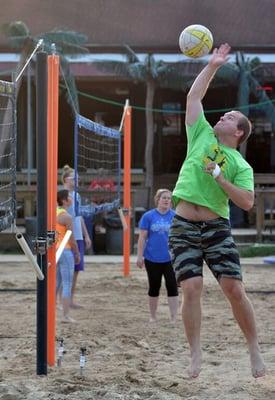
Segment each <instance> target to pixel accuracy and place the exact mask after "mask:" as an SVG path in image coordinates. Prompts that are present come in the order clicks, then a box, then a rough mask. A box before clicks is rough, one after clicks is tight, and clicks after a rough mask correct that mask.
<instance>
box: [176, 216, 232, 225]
mask: <svg viewBox="0 0 275 400" xmlns="http://www.w3.org/2000/svg"><path fill="white" fill-rule="evenodd" d="M174 218H175V219H177V220H179V221H182V222H187V223H189V224H193V225H197V226H206V225H215V224H218V223H220V222H222V223H228V224H229V220H228V219H226V218H223V217H218V218H214V219H209V220H207V221H192V220H191V219H186V218H184V217H181V216H180V215H178V214H176V215H175V216H174Z"/></svg>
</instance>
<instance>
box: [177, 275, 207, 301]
mask: <svg viewBox="0 0 275 400" xmlns="http://www.w3.org/2000/svg"><path fill="white" fill-rule="evenodd" d="M202 287H203V279H202V277H195V278H190V279H186V280H183V281H181V288H182V291H183V296H184V300H185V301H195V300H197V299H199V298H200V297H201V293H202Z"/></svg>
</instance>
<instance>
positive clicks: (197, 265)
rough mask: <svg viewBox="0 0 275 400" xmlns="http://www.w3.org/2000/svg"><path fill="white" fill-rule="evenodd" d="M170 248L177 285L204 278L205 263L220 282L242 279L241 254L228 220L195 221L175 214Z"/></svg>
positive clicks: (171, 229) (170, 235) (170, 233)
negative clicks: (186, 280)
mask: <svg viewBox="0 0 275 400" xmlns="http://www.w3.org/2000/svg"><path fill="white" fill-rule="evenodd" d="M169 248H170V252H171V257H172V263H173V267H174V270H175V274H176V279H177V282H178V283H179V282H180V281H183V280H185V279H189V278H193V277H195V276H203V272H202V271H203V261H205V262H206V264H207V265H208V267H209V268H210V270H211V271H212V273H213V275H214V276H215V278H216V279H217V280H219V279H220V278H221V277H222V276H223V277H228V278H235V279H239V280H242V273H241V266H240V258H239V253H238V250H237V248H236V245H235V243H234V240H233V237H232V235H231V229H230V223H229V221H228V220H227V219H224V218H217V219H214V220H210V221H205V222H201V221H199V222H193V221H189V220H187V219H185V218H182V217H180V216H179V215H176V216H175V217H174V219H173V223H172V225H171V228H170V232H169Z"/></svg>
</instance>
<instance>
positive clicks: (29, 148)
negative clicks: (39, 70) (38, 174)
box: [27, 64, 33, 187]
mask: <svg viewBox="0 0 275 400" xmlns="http://www.w3.org/2000/svg"><path fill="white" fill-rule="evenodd" d="M27 104H28V114H27V156H28V159H27V166H28V169H27V173H28V187H30V186H31V170H32V168H33V139H32V89H31V65H30V64H29V65H28V75H27Z"/></svg>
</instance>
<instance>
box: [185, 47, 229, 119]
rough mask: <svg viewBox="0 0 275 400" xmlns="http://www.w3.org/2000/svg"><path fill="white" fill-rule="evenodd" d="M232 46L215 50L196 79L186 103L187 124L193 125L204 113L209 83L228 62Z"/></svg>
mask: <svg viewBox="0 0 275 400" xmlns="http://www.w3.org/2000/svg"><path fill="white" fill-rule="evenodd" d="M229 52H230V46H229V45H228V44H227V43H225V44H222V45H221V46H220V47H219V48H218V49H214V51H213V54H212V56H211V57H210V59H209V62H208V64H207V65H206V66H205V67H204V68H203V70H202V71H201V72H200V74H199V75H198V76H197V78H196V79H195V81H194V83H193V85H192V86H191V89H190V90H189V93H188V95H187V102H186V116H185V123H186V124H187V125H192V124H193V123H194V122H195V121H196V120H197V118H198V116H199V114H200V112H201V111H202V109H203V107H202V99H203V98H204V95H205V93H206V91H207V89H208V86H209V83H210V82H211V81H212V79H213V77H214V75H215V73H216V72H217V70H218V69H219V68H220V67H221V66H222V65H224V64H225V63H226V62H227V61H228V58H229V57H228V54H229Z"/></svg>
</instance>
